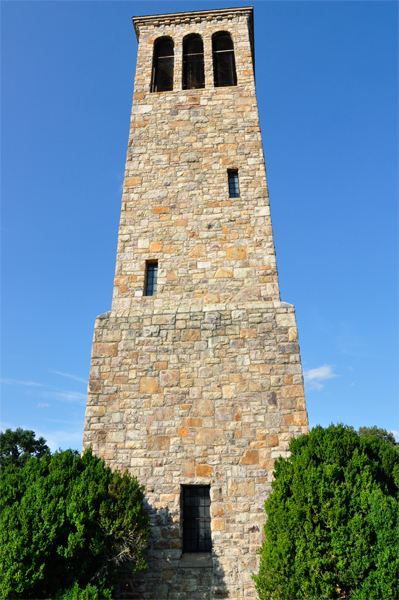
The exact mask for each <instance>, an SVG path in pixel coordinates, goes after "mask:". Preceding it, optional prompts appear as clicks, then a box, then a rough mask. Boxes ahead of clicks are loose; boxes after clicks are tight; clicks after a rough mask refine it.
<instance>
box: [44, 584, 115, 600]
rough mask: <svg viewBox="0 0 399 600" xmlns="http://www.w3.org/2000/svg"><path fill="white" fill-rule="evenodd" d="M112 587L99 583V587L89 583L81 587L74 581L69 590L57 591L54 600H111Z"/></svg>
mask: <svg viewBox="0 0 399 600" xmlns="http://www.w3.org/2000/svg"><path fill="white" fill-rule="evenodd" d="M112 598H113V595H112V589H110V588H104V587H103V586H102V585H101V584H100V585H99V587H97V586H96V585H91V584H90V583H89V584H87V586H86V587H85V588H84V589H83V588H81V587H79V584H78V583H77V582H75V585H73V586H72V587H71V588H69V590H64V591H62V592H58V593H57V594H56V595H55V600H103V599H105V600H107V599H108V600H112Z"/></svg>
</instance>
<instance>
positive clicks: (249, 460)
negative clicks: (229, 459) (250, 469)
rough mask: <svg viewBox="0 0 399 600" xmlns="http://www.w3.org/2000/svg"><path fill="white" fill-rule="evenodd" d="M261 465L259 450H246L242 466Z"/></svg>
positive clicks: (241, 461) (241, 462)
mask: <svg viewBox="0 0 399 600" xmlns="http://www.w3.org/2000/svg"><path fill="white" fill-rule="evenodd" d="M258 463H259V452H258V450H245V453H244V456H243V457H242V459H241V460H240V465H257V464H258Z"/></svg>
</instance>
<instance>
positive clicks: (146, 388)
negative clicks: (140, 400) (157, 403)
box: [140, 377, 158, 394]
mask: <svg viewBox="0 0 399 600" xmlns="http://www.w3.org/2000/svg"><path fill="white" fill-rule="evenodd" d="M157 393H158V379H156V378H155V377H142V378H141V379H140V394H157Z"/></svg>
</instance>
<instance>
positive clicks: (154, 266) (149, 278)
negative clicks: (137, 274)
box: [144, 261, 158, 296]
mask: <svg viewBox="0 0 399 600" xmlns="http://www.w3.org/2000/svg"><path fill="white" fill-rule="evenodd" d="M157 283H158V263H157V262H155V261H153V262H148V263H147V264H146V269H145V294H144V295H145V296H156V295H157Z"/></svg>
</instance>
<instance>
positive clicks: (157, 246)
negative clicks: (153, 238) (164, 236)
mask: <svg viewBox="0 0 399 600" xmlns="http://www.w3.org/2000/svg"><path fill="white" fill-rule="evenodd" d="M162 246H163V242H151V244H150V252H160V251H161V250H162Z"/></svg>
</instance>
